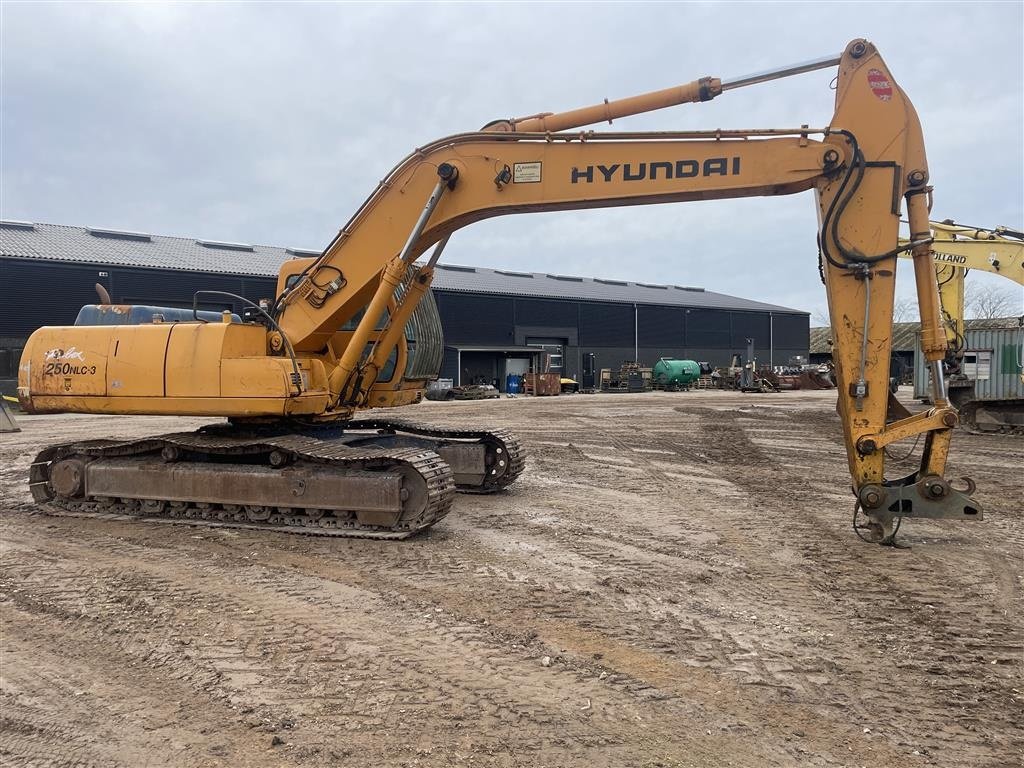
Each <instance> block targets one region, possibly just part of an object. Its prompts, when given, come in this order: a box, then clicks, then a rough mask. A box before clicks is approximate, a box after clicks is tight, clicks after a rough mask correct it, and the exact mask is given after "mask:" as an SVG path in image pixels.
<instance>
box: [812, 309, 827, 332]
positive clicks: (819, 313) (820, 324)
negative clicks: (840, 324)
mask: <svg viewBox="0 0 1024 768" xmlns="http://www.w3.org/2000/svg"><path fill="white" fill-rule="evenodd" d="M811 323H813V325H814V327H815V328H828V327H829V326H831V325H832V320H831V318H829V316H828V309H822V308H821V307H817V308H816V309H815V310H814V311H813V312H811Z"/></svg>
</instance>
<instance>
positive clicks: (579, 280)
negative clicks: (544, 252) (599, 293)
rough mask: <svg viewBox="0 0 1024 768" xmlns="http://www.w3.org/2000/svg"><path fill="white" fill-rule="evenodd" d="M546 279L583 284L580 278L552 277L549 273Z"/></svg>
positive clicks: (569, 276) (570, 276)
mask: <svg viewBox="0 0 1024 768" xmlns="http://www.w3.org/2000/svg"><path fill="white" fill-rule="evenodd" d="M548 277H550V278H551V279H552V280H569V281H571V282H573V283H582V282H583V278H582V277H573V276H572V275H552V274H551V273H550V272H549V273H548Z"/></svg>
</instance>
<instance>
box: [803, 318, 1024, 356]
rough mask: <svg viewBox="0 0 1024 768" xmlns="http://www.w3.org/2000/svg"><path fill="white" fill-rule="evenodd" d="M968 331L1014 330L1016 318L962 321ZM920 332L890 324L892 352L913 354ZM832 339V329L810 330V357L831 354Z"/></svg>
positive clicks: (912, 326)
mask: <svg viewBox="0 0 1024 768" xmlns="http://www.w3.org/2000/svg"><path fill="white" fill-rule="evenodd" d="M964 325H965V326H966V329H967V330H968V331H977V330H991V329H994V328H1016V327H1017V318H1015V317H995V318H975V319H971V320H964ZM920 332H921V324H920V323H893V324H892V349H893V351H894V352H913V351H914V350H915V349H916V348H917V334H919V333H920ZM831 338H832V329H831V328H829V327H827V326H826V327H824V328H811V348H810V354H812V355H827V354H831V352H832V347H830V346H829V344H828V342H829V339H831Z"/></svg>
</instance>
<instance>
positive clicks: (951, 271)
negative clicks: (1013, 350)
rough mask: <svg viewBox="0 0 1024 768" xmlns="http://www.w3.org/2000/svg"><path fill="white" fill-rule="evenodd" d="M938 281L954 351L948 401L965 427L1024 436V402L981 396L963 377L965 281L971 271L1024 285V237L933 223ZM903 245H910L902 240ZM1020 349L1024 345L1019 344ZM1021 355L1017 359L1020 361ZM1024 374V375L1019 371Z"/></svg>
mask: <svg viewBox="0 0 1024 768" xmlns="http://www.w3.org/2000/svg"><path fill="white" fill-rule="evenodd" d="M930 226H931V230H932V236H933V238H934V243H933V245H932V249H933V250H932V256H933V258H934V260H935V277H936V281H937V282H938V286H939V302H940V306H941V311H942V320H943V324H944V326H945V331H946V338H947V341H948V344H949V349H948V352H947V355H946V368H947V372H948V377H947V378H948V397H949V400H950V402H951V403H952V404H953V405H954V406H955V407H956V408H957V410H958V411H959V413H960V419H961V422H962V423H963V425H964V426H965V427H966V428H967V429H969V430H971V431H975V432H1017V433H1022V432H1024V400H1021V398H1019V397H1012V396H1009V395H1005V396H1002V397H992V396H991V395H989V396H987V397H984V398H980V397H979V396H978V393H977V391H976V386H975V381H974V379H972V378H970V377H969V376H967V375H966V374H965V373H964V366H963V360H964V356H965V354H966V352H967V347H966V337H965V333H966V325H965V314H964V305H965V301H964V298H965V297H964V281H965V278H966V276H967V273H968V271H970V270H972V269H976V270H980V271H983V272H988V273H991V274H996V275H1001V276H1002V277H1005V278H1007V279H1008V280H1011V281H1013V282H1015V283H1016V284H1017V285H1021V286H1024V233H1022V232H1020V231H1019V230H1014V229H1010V228H1008V227H997V228H996V229H992V230H989V229H980V228H978V227H968V226H963V225H960V224H956V223H954V222H952V221H950V220H946V221H942V222H937V221H933V222H931V223H930ZM900 242H901V243H903V242H907V241H904V240H902V239H901V241H900ZM1018 346H1021V344H1020V343H1019V344H1018ZM1021 354H1022V353H1021V352H1018V355H1017V358H1018V360H1020V359H1021ZM1018 373H1019V374H1021V375H1022V376H1024V371H1021V370H1020V369H1019V368H1018Z"/></svg>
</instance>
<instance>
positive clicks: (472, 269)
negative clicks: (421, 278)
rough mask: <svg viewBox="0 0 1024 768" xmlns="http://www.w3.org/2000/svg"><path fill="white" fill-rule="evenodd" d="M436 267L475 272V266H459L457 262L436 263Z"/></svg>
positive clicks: (453, 270)
mask: <svg viewBox="0 0 1024 768" xmlns="http://www.w3.org/2000/svg"><path fill="white" fill-rule="evenodd" d="M437 268H438V269H445V270H448V271H449V272H476V267H460V266H458V265H457V264H438V265H437Z"/></svg>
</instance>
